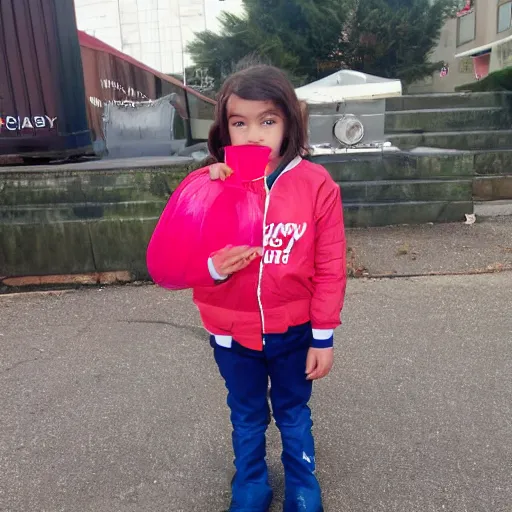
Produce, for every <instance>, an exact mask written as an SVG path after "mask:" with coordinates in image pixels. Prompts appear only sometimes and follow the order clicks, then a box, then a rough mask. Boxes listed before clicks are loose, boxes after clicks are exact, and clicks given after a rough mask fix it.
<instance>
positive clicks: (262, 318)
mask: <svg viewBox="0 0 512 512" xmlns="http://www.w3.org/2000/svg"><path fill="white" fill-rule="evenodd" d="M263 183H264V184H265V208H264V210H263V254H262V255H261V261H260V271H259V274H258V291H257V294H258V305H259V308H260V316H261V328H262V331H263V335H264V334H265V314H264V313H263V303H262V302H261V281H262V278H263V265H264V259H265V226H266V225H267V212H268V206H269V204H270V189H269V188H268V186H267V180H266V179H265V180H263ZM263 345H265V337H263Z"/></svg>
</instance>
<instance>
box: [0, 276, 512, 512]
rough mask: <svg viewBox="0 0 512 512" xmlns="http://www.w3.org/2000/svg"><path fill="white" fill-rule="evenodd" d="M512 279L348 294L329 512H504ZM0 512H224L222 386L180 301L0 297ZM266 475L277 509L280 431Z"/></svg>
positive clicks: (424, 281)
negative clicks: (269, 470) (271, 485)
mask: <svg viewBox="0 0 512 512" xmlns="http://www.w3.org/2000/svg"><path fill="white" fill-rule="evenodd" d="M511 290H512V273H510V272H505V273H499V274H491V275H478V276H451V277H449V276H445V277H429V278H414V279H393V280H380V281H379V280H351V281H350V282H349V286H348V294H347V301H346V308H345V312H344V326H343V327H342V328H340V330H339V331H338V333H337V362H336V366H335V369H334V370H333V373H332V374H331V376H329V377H328V378H327V379H325V380H324V381H321V382H319V383H318V385H317V386H316V390H315V396H314V400H313V409H314V414H315V432H316V438H317V445H318V466H319V471H318V474H319V478H320V480H321V483H322V486H323V489H324V494H325V509H326V512H374V511H375V512H416V511H417V512H438V511H439V512H441V511H442V512H465V511H468V512H510V511H511V510H512V505H511V504H512V479H511V475H512V410H511V404H512V379H511V375H512V315H511V310H512V307H511V305H512V291H511ZM0 319H1V320H0V411H1V414H0V511H1V512H42V511H44V512H57V511H59V512H60V511H65V512H68V511H70V512H71V511H73V512H74V511H77V512H86V511H91V512H113V511H116V512H117V511H119V512H135V511H137V512H163V511H176V512H179V511H182V512H185V511H186V512H193V511H198V512H210V511H211V512H218V511H221V510H223V509H225V508H226V506H227V505H228V501H229V493H228V486H229V480H230V478H231V476H232V464H231V448H230V428H229V419H228V413H227V407H226V406H225V392H224V388H223V383H222V381H221V379H220V377H219V376H218V374H217V370H216V368H215V365H214V362H213V360H212V357H211V353H210V352H211V349H210V348H209V345H208V343H207V339H206V336H205V335H204V332H203V330H202V329H201V327H200V323H199V319H198V315H197V313H196V312H195V310H194V308H193V307H192V306H191V301H190V295H189V293H187V292H183V293H181V292H180V293H169V292H166V291H164V290H161V289H158V288H156V287H154V286H149V285H143V286H133V285H130V286H123V287H111V288H92V289H85V290H80V291H72V292H68V293H62V294H57V295H42V294H27V295H13V296H9V295H5V296H1V297H0ZM269 465H270V469H271V474H272V478H273V483H274V485H275V487H276V502H275V506H274V507H273V508H272V512H275V511H278V510H280V508H279V499H280V497H281V496H282V483H283V478H282V473H281V466H280V462H279V439H278V435H277V432H276V429H275V426H271V428H270V432H269Z"/></svg>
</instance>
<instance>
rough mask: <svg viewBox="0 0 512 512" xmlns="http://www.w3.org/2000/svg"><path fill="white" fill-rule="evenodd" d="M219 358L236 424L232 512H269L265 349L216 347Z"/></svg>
mask: <svg viewBox="0 0 512 512" xmlns="http://www.w3.org/2000/svg"><path fill="white" fill-rule="evenodd" d="M214 355H215V361H216V362H217V365H218V367H219V370H220V373H221V375H222V377H223V378H224V380H225V383H226V388H227V390H228V399H227V403H228V406H229V408H230V409H231V423H232V424H233V451H234V454H235V462H234V463H235V468H236V474H235V476H234V478H233V482H232V501H231V506H230V508H229V511H230V512H267V511H268V508H269V507H270V503H271V501H272V490H271V488H270V485H269V482H268V470H267V464H266V460H265V457H266V448H265V432H266V430H267V426H268V423H269V408H268V401H267V385H268V372H267V363H266V360H265V357H264V354H263V353H262V352H256V351H252V350H248V349H244V348H243V347H241V346H240V345H238V344H236V343H235V342H233V346H232V347H231V348H223V347H219V346H215V347H214Z"/></svg>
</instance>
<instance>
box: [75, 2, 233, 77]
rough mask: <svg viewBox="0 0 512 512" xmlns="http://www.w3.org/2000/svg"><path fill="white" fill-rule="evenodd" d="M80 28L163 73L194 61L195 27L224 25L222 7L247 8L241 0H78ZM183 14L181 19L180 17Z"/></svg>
mask: <svg viewBox="0 0 512 512" xmlns="http://www.w3.org/2000/svg"><path fill="white" fill-rule="evenodd" d="M75 9H76V16H77V24H78V28H79V29H80V30H84V31H86V32H87V33H89V34H91V35H93V36H94V37H97V38H98V39H101V40H102V41H104V42H105V43H107V44H109V45H111V46H113V47H114V48H117V49H118V50H121V51H122V52H125V53H127V54H128V55H131V56H132V57H134V58H136V59H138V60H140V61H141V62H143V63H144V64H147V65H148V66H151V67H153V68H155V69H157V70H159V71H162V72H164V73H181V72H182V70H183V61H184V64H185V66H190V65H191V64H192V61H191V59H190V57H189V55H187V54H185V56H184V57H183V56H182V51H183V47H185V46H186V45H187V43H188V42H190V41H192V40H193V39H194V33H195V32H200V31H202V30H205V29H208V30H213V31H218V30H219V24H218V22H217V17H218V15H219V14H220V12H221V11H223V10H225V11H230V12H233V13H236V14H240V13H241V12H242V2H241V0H75ZM180 19H181V23H180Z"/></svg>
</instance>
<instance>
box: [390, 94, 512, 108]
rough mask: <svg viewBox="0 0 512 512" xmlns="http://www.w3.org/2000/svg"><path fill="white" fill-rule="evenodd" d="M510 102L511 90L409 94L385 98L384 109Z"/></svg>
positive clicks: (495, 105) (502, 104)
mask: <svg viewBox="0 0 512 512" xmlns="http://www.w3.org/2000/svg"><path fill="white" fill-rule="evenodd" d="M511 104H512V93H511V92H478V93H448V94H410V95H404V96H400V97H397V98H388V99H386V111H390V112H396V111H400V110H423V109H444V108H482V107H487V108H489V107H507V106H508V105H511Z"/></svg>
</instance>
